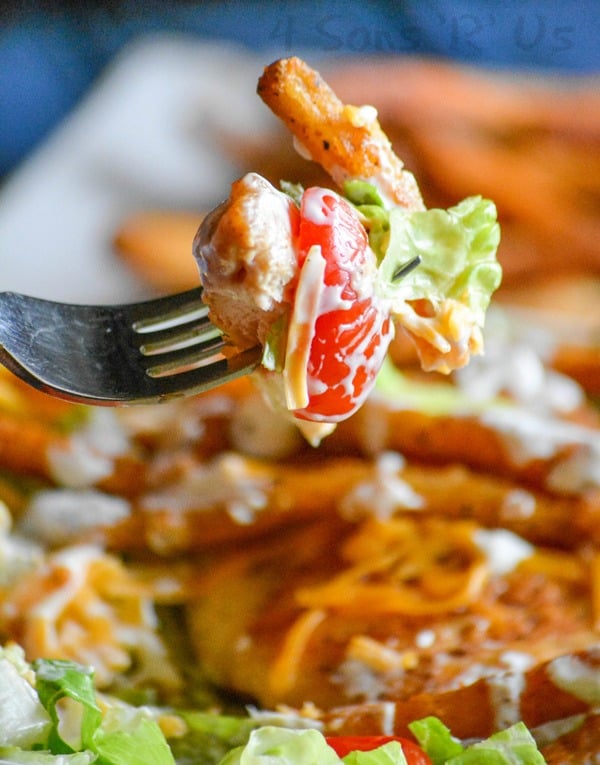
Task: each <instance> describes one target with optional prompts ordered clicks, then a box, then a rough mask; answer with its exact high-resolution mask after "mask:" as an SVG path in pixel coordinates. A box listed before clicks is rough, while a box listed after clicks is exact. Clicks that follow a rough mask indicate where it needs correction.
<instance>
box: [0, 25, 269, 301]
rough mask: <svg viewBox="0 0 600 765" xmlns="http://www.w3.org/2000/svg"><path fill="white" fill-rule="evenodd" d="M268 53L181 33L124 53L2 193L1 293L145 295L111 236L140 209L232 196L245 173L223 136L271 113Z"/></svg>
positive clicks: (102, 297)
mask: <svg viewBox="0 0 600 765" xmlns="http://www.w3.org/2000/svg"><path fill="white" fill-rule="evenodd" d="M266 60H267V59H265V57H264V55H262V56H261V57H260V59H259V58H258V57H257V58H253V57H252V56H251V55H249V54H247V53H245V52H240V51H239V50H238V49H236V48H231V47H227V46H224V45H222V44H221V45H216V44H209V45H206V44H201V43H198V42H197V41H195V40H194V41H192V40H188V39H181V38H174V37H159V38H154V39H146V40H143V41H139V42H137V43H136V44H134V45H133V46H131V47H130V48H128V49H126V50H125V51H124V52H123V53H122V54H121V55H120V56H119V57H118V58H117V59H116V60H115V61H114V63H113V64H112V65H111V67H110V68H109V69H108V70H107V71H106V72H105V75H104V77H103V78H102V79H101V81H100V82H99V83H98V84H97V86H96V87H95V88H94V90H93V91H92V92H91V93H90V94H89V96H88V97H87V98H86V99H85V101H84V102H83V103H82V104H81V106H80V107H79V108H78V109H77V110H76V112H74V113H73V114H72V115H71V116H70V117H69V118H68V119H67V120H66V121H65V122H64V123H63V124H62V125H61V126H60V128H59V129H58V130H57V131H56V132H55V133H54V134H53V135H52V137H51V138H50V139H49V140H48V141H47V142H46V143H45V144H44V145H43V146H42V147H41V148H40V149H39V150H38V151H37V152H36V153H35V154H34V155H32V156H31V157H30V158H29V159H28V160H27V161H26V162H25V164H24V165H22V166H21V168H19V170H18V172H17V173H16V174H15V175H14V176H13V177H12V178H11V179H9V181H8V182H7V183H6V184H5V185H4V186H3V187H2V188H1V189H0V289H1V290H4V291H5V290H16V291H20V292H24V293H26V294H30V295H36V296H38V297H47V298H51V299H56V300H65V301H71V302H81V303H87V302H90V303H103V302H104V303H113V302H125V301H129V300H134V299H138V298H140V297H146V296H148V293H147V288H146V287H144V286H142V285H141V284H139V283H138V282H137V281H136V280H135V278H134V277H133V276H132V275H131V273H130V272H129V271H128V269H127V268H126V267H125V266H124V264H123V263H121V262H120V261H119V259H118V258H117V257H116V256H115V253H114V252H113V249H112V246H111V239H112V236H113V234H114V232H115V231H116V229H117V227H118V225H119V224H120V223H121V221H122V220H123V219H124V218H125V217H126V216H127V215H128V214H131V213H133V212H135V211H137V210H144V209H150V208H158V209H164V210H169V209H187V210H195V209H198V210H204V211H205V210H208V209H211V208H212V207H214V206H215V205H216V204H217V203H218V202H219V201H221V200H222V199H223V198H225V197H226V196H227V195H228V193H229V184H230V182H231V181H232V180H234V179H235V177H237V175H238V174H239V173H237V169H236V168H235V167H233V166H232V164H231V161H230V160H229V159H228V158H227V157H226V156H225V155H224V153H223V152H222V151H221V150H220V147H219V135H220V134H222V133H223V132H227V133H228V134H233V135H235V134H237V133H252V131H255V130H260V129H262V128H264V127H265V126H267V125H268V124H269V120H271V119H273V118H272V115H271V114H270V113H269V112H268V110H267V109H266V107H265V106H264V105H263V104H262V102H261V101H260V99H259V98H258V96H257V95H256V82H257V79H258V77H259V75H260V73H261V71H262V68H263V66H264V64H265V61H266ZM190 257H191V254H190Z"/></svg>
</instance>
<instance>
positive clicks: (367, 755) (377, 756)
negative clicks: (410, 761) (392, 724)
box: [342, 741, 407, 765]
mask: <svg viewBox="0 0 600 765" xmlns="http://www.w3.org/2000/svg"><path fill="white" fill-rule="evenodd" d="M342 762H344V764H345V765H407V762H406V757H405V756H404V752H403V751H402V746H401V745H400V744H399V743H398V742H397V741H388V742H387V743H386V744H382V746H379V747H377V749H370V750H369V751H366V752H359V751H355V752H350V753H349V754H347V755H346V756H345V757H344V758H343V760H342Z"/></svg>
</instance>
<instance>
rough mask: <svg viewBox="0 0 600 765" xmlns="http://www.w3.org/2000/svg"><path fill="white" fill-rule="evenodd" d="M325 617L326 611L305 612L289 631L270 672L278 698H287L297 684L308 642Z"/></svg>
mask: <svg viewBox="0 0 600 765" xmlns="http://www.w3.org/2000/svg"><path fill="white" fill-rule="evenodd" d="M325 616H326V613H325V611H321V610H310V611H305V612H304V613H303V614H302V615H301V616H299V617H298V619H296V621H295V622H294V623H293V625H292V626H291V627H290V629H289V630H288V632H287V634H286V636H285V638H284V641H283V646H282V647H281V649H280V651H279V653H278V655H277V657H276V659H275V661H274V662H273V663H272V665H271V668H270V671H269V678H268V682H269V688H270V690H271V693H272V694H273V695H274V696H275V697H276V698H277V697H282V696H285V694H286V693H288V692H289V691H290V689H292V688H293V687H294V685H295V684H296V681H297V679H298V672H299V670H300V666H301V662H302V657H303V656H304V653H305V651H306V647H307V645H308V641H309V640H310V638H311V636H312V635H313V633H314V631H315V630H316V629H317V627H318V626H319V624H321V622H322V621H323V620H324V619H325Z"/></svg>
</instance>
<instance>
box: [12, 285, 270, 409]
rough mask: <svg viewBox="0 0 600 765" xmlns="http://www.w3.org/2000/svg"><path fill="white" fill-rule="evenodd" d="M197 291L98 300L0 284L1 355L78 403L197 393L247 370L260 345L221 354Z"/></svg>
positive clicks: (25, 375)
mask: <svg viewBox="0 0 600 765" xmlns="http://www.w3.org/2000/svg"><path fill="white" fill-rule="evenodd" d="M201 298H202V290H201V288H195V289H193V290H189V291H188V292H186V293H182V294H179V295H172V296H168V297H164V298H158V299H154V300H150V301H145V302H142V303H130V304H124V305H112V306H101V305H77V304H65V303H59V302H56V301H49V300H45V299H43V298H36V297H30V296H27V295H21V294H18V293H11V292H3V293H0V363H2V364H4V365H5V366H6V367H7V368H8V369H10V370H11V371H12V372H13V373H15V374H16V375H18V376H19V377H21V378H22V379H23V380H25V382H27V383H28V384H30V385H32V386H34V387H36V388H38V389H39V390H42V391H45V392H47V393H49V394H51V395H55V396H59V397H61V398H64V399H67V400H70V401H77V402H81V403H93V404H98V405H105V406H117V405H125V404H135V403H137V404H146V403H156V402H160V401H164V400H166V399H169V398H174V397H178V396H185V395H192V394H194V393H200V392H202V391H206V390H209V389H211V388H214V387H216V386H218V385H220V384H222V383H224V382H227V381H228V380H231V379H233V378H235V377H239V376H241V375H244V374H249V373H250V372H252V371H253V370H254V368H255V367H256V366H257V365H258V364H259V363H260V358H261V349H260V348H255V349H252V350H249V351H246V352H243V353H239V354H236V355H233V356H231V357H230V358H224V357H223V356H222V354H221V351H223V350H224V348H225V342H224V340H223V338H222V336H221V333H220V332H219V331H218V329H217V328H215V327H214V326H213V325H212V323H211V322H210V320H209V319H208V316H207V313H208V309H207V308H206V306H205V305H204V304H203V303H202V301H201ZM164 322H176V326H174V327H167V328H165V327H164V326H162V324H164ZM174 346H175V347H174ZM144 353H146V354H150V353H152V355H144Z"/></svg>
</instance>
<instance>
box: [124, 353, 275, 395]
mask: <svg viewBox="0 0 600 765" xmlns="http://www.w3.org/2000/svg"><path fill="white" fill-rule="evenodd" d="M261 356H262V349H261V348H251V349H249V350H246V351H241V352H240V353H238V354H236V355H235V356H232V357H230V358H221V359H219V360H217V361H211V362H210V363H209V364H206V365H203V366H198V367H195V368H193V369H189V370H186V371H183V372H178V373H177V374H172V375H165V376H163V375H156V376H150V375H147V376H146V377H145V383H144V390H145V396H146V401H148V402H155V403H156V402H160V401H166V400H170V399H172V398H175V397H184V396H189V395H194V394H197V393H203V392H205V391H207V390H210V389H211V388H214V387H216V386H217V385H223V384H224V383H227V382H230V381H231V380H234V379H236V378H237V377H242V376H243V375H246V374H250V373H251V372H253V371H254V370H255V369H256V367H257V366H258V365H259V364H260V360H261ZM138 403H144V400H143V399H141V398H140V399H138Z"/></svg>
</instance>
